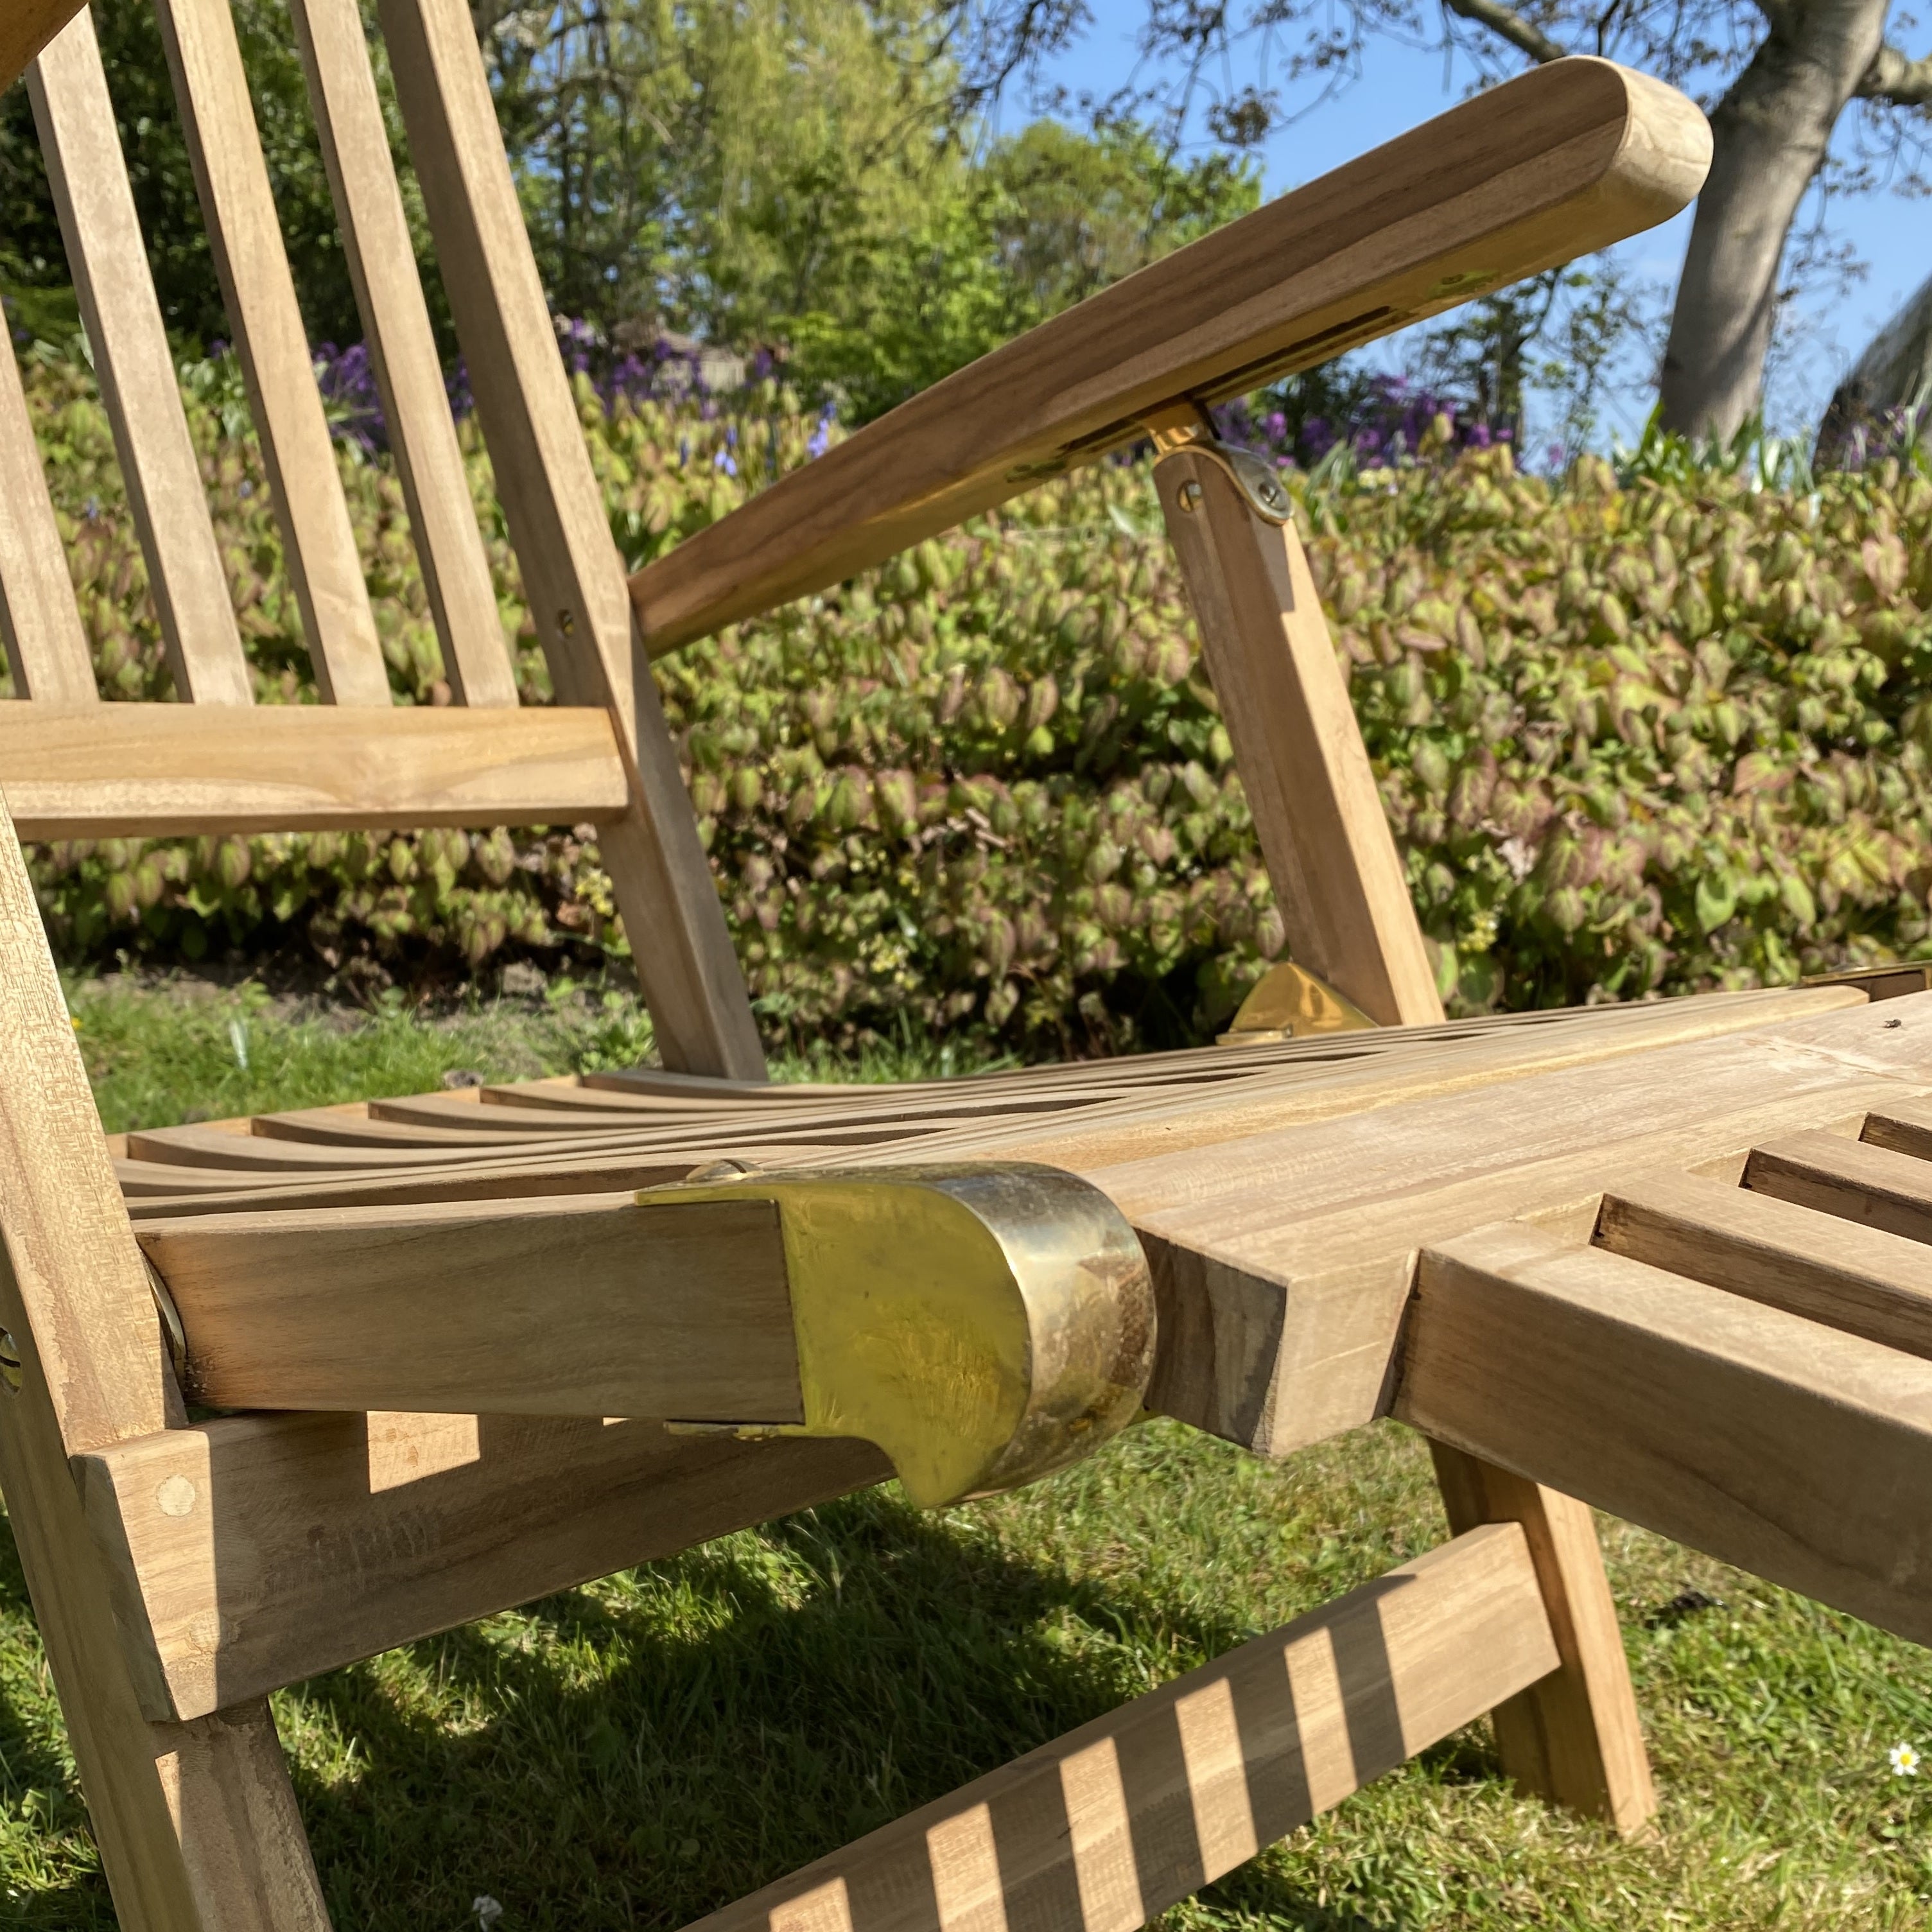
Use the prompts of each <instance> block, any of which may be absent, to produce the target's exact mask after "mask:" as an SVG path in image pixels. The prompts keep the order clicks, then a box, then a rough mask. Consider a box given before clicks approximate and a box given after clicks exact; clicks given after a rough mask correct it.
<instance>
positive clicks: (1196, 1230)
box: [874, 995, 1932, 1488]
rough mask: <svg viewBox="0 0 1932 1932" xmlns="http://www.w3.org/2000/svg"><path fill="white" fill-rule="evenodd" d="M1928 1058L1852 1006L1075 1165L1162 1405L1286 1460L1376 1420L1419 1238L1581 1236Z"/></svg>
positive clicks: (1025, 1141) (1870, 1013) (1870, 1096)
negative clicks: (1125, 1280) (1146, 1330)
mask: <svg viewBox="0 0 1932 1932" xmlns="http://www.w3.org/2000/svg"><path fill="white" fill-rule="evenodd" d="M1920 997H1921V998H1924V999H1925V1000H1926V1001H1927V1004H1928V1006H1932V995H1921V996H1920ZM1894 1010H1896V1009H1895V1008H1894ZM1801 1048H1802V1050H1801ZM1920 1051H1921V1050H1920V1049H1918V1048H1916V1047H1915V1046H1912V1044H1911V1043H1909V1040H1908V1038H1907V1037H1906V1036H1904V1035H1901V1034H1897V1033H1893V1032H1889V1031H1886V1030H1885V1028H1884V1026H1883V1022H1882V1017H1881V1014H1880V1012H1879V1010H1876V1009H1873V1008H1870V1007H1859V1008H1854V1009H1851V1010H1846V1011H1845V1012H1843V1013H1835V1014H1829V1015H1827V1016H1825V1017H1824V1018H1823V1019H1815V1020H1811V1021H1809V1022H1799V1023H1796V1024H1794V1025H1790V1026H1787V1027H1784V1028H1775V1029H1772V1028H1767V1029H1766V1031H1763V1032H1762V1033H1759V1034H1739V1035H1736V1036H1735V1037H1730V1038H1728V1039H1719V1040H1712V1041H1694V1042H1691V1043H1687V1044H1685V1045H1684V1046H1678V1047H1674V1048H1667V1049H1656V1050H1654V1051H1652V1052H1646V1053H1633V1054H1631V1055H1628V1056H1627V1057H1625V1058H1621V1059H1619V1060H1617V1061H1597V1062H1595V1063H1591V1064H1584V1065H1580V1066H1573V1067H1567V1068H1559V1069H1556V1070H1553V1071H1550V1072H1548V1073H1539V1074H1535V1075H1534V1076H1529V1077H1525V1078H1520V1079H1514V1080H1513V1081H1511V1082H1509V1083H1508V1085H1507V1086H1505V1085H1502V1084H1500V1083H1497V1084H1485V1085H1476V1084H1474V1083H1472V1084H1471V1085H1469V1086H1467V1087H1466V1088H1462V1089H1461V1090H1460V1091H1450V1092H1447V1093H1439V1094H1435V1095H1433V1096H1428V1097H1420V1098H1417V1099H1415V1100H1409V1101H1408V1102H1406V1103H1404V1104H1401V1105H1389V1106H1376V1107H1372V1108H1370V1109H1368V1110H1367V1111H1356V1112H1346V1113H1343V1112H1336V1113H1334V1114H1331V1115H1328V1116H1326V1117H1325V1118H1319V1119H1310V1120H1307V1121H1305V1122H1304V1124H1298V1125H1292V1126H1286V1127H1283V1128H1281V1129H1279V1130H1275V1131H1274V1132H1270V1133H1258V1134H1256V1135H1255V1136H1253V1138H1252V1139H1247V1140H1242V1141H1234V1142H1212V1143H1209V1144H1207V1145H1203V1146H1202V1147H1201V1148H1199V1149H1197V1150H1196V1151H1193V1152H1190V1153H1187V1154H1162V1153H1160V1152H1159V1151H1157V1148H1158V1142H1157V1141H1154V1140H1153V1137H1152V1136H1150V1137H1149V1140H1150V1142H1152V1145H1151V1147H1150V1148H1149V1151H1147V1152H1146V1153H1145V1154H1143V1155H1142V1157H1141V1158H1139V1159H1138V1160H1133V1161H1131V1162H1125V1163H1121V1164H1119V1165H1118V1166H1115V1165H1109V1166H1088V1164H1086V1163H1084V1162H1079V1161H1076V1162H1073V1163H1069V1164H1070V1165H1072V1166H1074V1168H1075V1170H1076V1172H1079V1173H1082V1175H1085V1178H1087V1179H1088V1180H1089V1181H1092V1182H1094V1184H1095V1185H1097V1187H1100V1188H1101V1189H1102V1190H1103V1191H1104V1192H1106V1193H1107V1194H1109V1196H1111V1197H1112V1199H1114V1201H1115V1203H1116V1205H1118V1206H1119V1207H1120V1208H1121V1210H1122V1211H1123V1212H1124V1213H1125V1214H1127V1217H1128V1218H1129V1220H1131V1221H1132V1222H1133V1224H1134V1226H1135V1228H1136V1230H1137V1231H1138V1232H1139V1235H1140V1236H1141V1238H1142V1242H1143V1244H1144V1245H1145V1246H1146V1247H1147V1249H1148V1255H1149V1258H1150V1260H1151V1262H1152V1264H1153V1266H1154V1279H1155V1283H1156V1285H1157V1289H1159V1291H1160V1330H1161V1352H1160V1364H1159V1366H1158V1367H1157V1369H1156V1371H1155V1374H1154V1382H1153V1384H1152V1385H1151V1388H1150V1389H1149V1391H1148V1406H1150V1407H1151V1408H1153V1409H1157V1410H1158V1411H1160V1412H1162V1413H1163V1414H1166V1415H1175V1416H1177V1417H1178V1418H1181V1420H1183V1421H1187V1422H1190V1423H1192V1424H1194V1425H1195V1426H1196V1427H1200V1428H1204V1429H1206V1430H1210V1431H1211V1432H1212V1433H1215V1434H1217V1435H1223V1436H1227V1437H1229V1439H1232V1440H1233V1441H1235V1442H1241V1443H1243V1444H1244V1445H1247V1446H1248V1447H1250V1448H1254V1449H1256V1450H1257V1451H1259V1452H1261V1453H1262V1454H1285V1453H1286V1452H1287V1451H1289V1450H1291V1449H1294V1448H1300V1447H1301V1446H1302V1445H1304V1444H1306V1443H1308V1442H1316V1441H1319V1440H1321V1439H1323V1438H1325V1437H1326V1436H1331V1435H1333V1434H1335V1433H1338V1432H1339V1431H1340V1430H1344V1429H1348V1428H1351V1427H1355V1426H1357V1425H1358V1424H1361V1423H1364V1422H1366V1421H1370V1420H1371V1419H1372V1418H1373V1417H1374V1416H1376V1415H1379V1414H1380V1413H1382V1412H1383V1411H1384V1409H1385V1404H1386V1400H1387V1395H1386V1391H1387V1386H1388V1376H1389V1373H1390V1367H1391V1362H1392V1361H1393V1360H1394V1355H1395V1352H1396V1349H1397V1343H1398V1340H1399V1338H1400V1333H1401V1325H1402V1322H1403V1312H1404V1310H1405V1309H1406V1306H1407V1303H1408V1298H1409V1288H1410V1283H1411V1280H1412V1275H1413V1271H1414V1266H1415V1262H1414V1257H1415V1252H1416V1250H1417V1249H1418V1247H1421V1246H1423V1245H1425V1244H1430V1243H1435V1242H1439V1241H1444V1240H1447V1239H1448V1238H1451V1237H1453V1236H1454V1235H1459V1234H1461V1233H1463V1232H1467V1231H1469V1229H1474V1228H1479V1227H1481V1226H1485V1225H1486V1224H1487V1223H1490V1222H1493V1221H1497V1220H1505V1219H1508V1218H1510V1217H1514V1216H1517V1215H1523V1214H1539V1215H1553V1216H1558V1217H1571V1218H1573V1219H1574V1220H1577V1221H1579V1222H1580V1224H1581V1232H1582V1234H1583V1235H1587V1234H1588V1232H1589V1226H1590V1224H1591V1223H1592V1221H1593V1220H1594V1217H1595V1212H1596V1208H1597V1205H1598V1200H1599V1199H1600V1197H1601V1195H1602V1193H1603V1192H1604V1190H1606V1189H1607V1188H1613V1187H1616V1186H1619V1184H1622V1183H1623V1182H1625V1181H1628V1180H1630V1179H1632V1178H1635V1177H1636V1176H1637V1175H1641V1174H1643V1173H1644V1172H1648V1171H1649V1170H1651V1169H1655V1168H1657V1167H1659V1166H1667V1165H1669V1166H1678V1167H1685V1166H1689V1165H1691V1163H1694V1162H1698V1161H1703V1160H1714V1159H1715V1158H1717V1157H1720V1156H1723V1155H1726V1154H1732V1155H1735V1156H1736V1157H1737V1159H1738V1161H1739V1166H1742V1159H1743V1157H1744V1156H1745V1154H1746V1153H1747V1152H1748V1151H1749V1150H1750V1149H1751V1148H1753V1147H1754V1146H1756V1145H1760V1144H1761V1143H1763V1142H1764V1141H1766V1139H1768V1138H1769V1137H1770V1136H1772V1135H1775V1134H1777V1133H1781V1132H1788V1131H1789V1130H1791V1129H1792V1128H1793V1127H1826V1126H1829V1125H1832V1124H1836V1123H1838V1122H1840V1121H1845V1120H1847V1119H1849V1120H1853V1121H1855V1120H1856V1119H1857V1118H1859V1117H1861V1115H1863V1114H1864V1112H1866V1111H1867V1109H1870V1108H1871V1107H1873V1106H1877V1105H1882V1104H1883V1103H1885V1101H1887V1100H1889V1099H1890V1098H1891V1097H1894V1096H1896V1097H1898V1098H1900V1099H1905V1100H1915V1099H1918V1098H1919V1097H1921V1096H1922V1095H1923V1094H1924V1093H1925V1091H1927V1088H1928V1087H1932V1056H1927V1057H1926V1058H1924V1059H1920V1058H1918V1057H1917V1056H1918V1055H1919V1053H1920ZM1861 1063H1862V1064H1861ZM1888 1065H1889V1066H1890V1067H1891V1068H1892V1069H1893V1071H1890V1072H1888V1071H1886V1070H1885V1068H1886V1067H1887V1066H1888ZM1340 1091H1345V1090H1344V1089H1343V1084H1342V1083H1340V1082H1338V1083H1337V1087H1336V1088H1334V1089H1332V1090H1331V1095H1332V1094H1339V1092H1340ZM1358 1091H1363V1092H1364V1093H1365V1094H1366V1091H1369V1085H1368V1083H1367V1082H1364V1083H1363V1086H1362V1088H1361V1089H1358ZM1289 1111H1290V1110H1289V1109H1288V1108H1287V1107H1284V1108H1283V1114H1284V1115H1287V1114H1289ZM1077 1133H1078V1130H1077V1129H1076V1132H1075V1134H1073V1135H1070V1136H1067V1138H1068V1139H1070V1140H1072V1139H1076V1136H1077ZM950 1139H951V1137H950V1136H949V1137H942V1138H940V1139H935V1140H932V1141H927V1142H921V1143H919V1150H918V1157H919V1158H921V1159H931V1158H944V1159H953V1158H956V1157H957V1150H956V1148H954V1147H953V1145H950ZM979 1151H980V1155H981V1156H982V1157H986V1158H1001V1159H1013V1160H1025V1159H1038V1160H1046V1161H1049V1162H1054V1163H1057V1162H1058V1155H1057V1153H1056V1151H1055V1137H1054V1136H1050V1135H1047V1134H1041V1135H1039V1136H1033V1137H1030V1136H1026V1135H1025V1134H1023V1133H1015V1134H1012V1135H1010V1136H1006V1137H1005V1138H1004V1139H1003V1140H1001V1142H990V1141H987V1142H982V1143H981V1145H980V1150H979ZM874 1158H875V1159H876V1160H879V1161H880V1162H881V1163H890V1162H891V1161H892V1160H896V1159H898V1158H900V1157H899V1156H898V1155H897V1154H894V1153H892V1151H886V1152H884V1153H883V1154H880V1155H878V1156H876V1157H874ZM1545 1480H1547V1481H1550V1482H1552V1483H1553V1484H1555V1486H1556V1487H1559V1488H1560V1487H1563V1485H1562V1483H1561V1482H1560V1481H1558V1480H1557V1479H1556V1478H1553V1477H1551V1478H1545Z"/></svg>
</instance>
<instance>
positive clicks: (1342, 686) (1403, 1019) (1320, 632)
mask: <svg viewBox="0 0 1932 1932" xmlns="http://www.w3.org/2000/svg"><path fill="white" fill-rule="evenodd" d="M1154 481H1155V484H1156V487H1157V488H1158V490H1160V502H1161V509H1162V512H1163V515H1164V516H1165V517H1166V523H1167V532H1168V535H1169V538H1170V539H1171V540H1172V543H1173V544H1174V547H1175V553H1176V555H1177V556H1178V557H1179V558H1180V559H1181V573H1182V574H1183V575H1184V577H1185V578H1186V579H1187V594H1188V597H1189V600H1190V601H1191V602H1192V604H1193V607H1194V613H1195V616H1196V619H1197V620H1198V621H1199V625H1200V627H1201V643H1202V652H1203V655H1205V658H1206V659H1207V663H1208V675H1209V676H1210V677H1211V679H1212V680H1213V682H1214V691H1215V694H1216V695H1217V697H1218V698H1219V699H1220V709H1221V717H1222V721H1223V723H1224V724H1226V726H1227V727H1228V735H1229V738H1230V739H1231V740H1232V742H1233V745H1234V748H1235V768H1236V769H1238V771H1239V772H1240V773H1241V790H1242V791H1243V792H1244V793H1245V794H1246V796H1247V801H1248V805H1249V808H1250V810H1251V811H1253V814H1254V819H1255V831H1256V835H1257V836H1258V837H1259V839H1260V841H1261V847H1262V857H1263V858H1264V859H1265V860H1266V862H1267V864H1268V877H1269V879H1270V880H1271V881H1272V883H1273V884H1274V894H1275V902H1276V904H1277V905H1278V906H1279V907H1280V908H1281V915H1282V920H1283V925H1284V926H1285V927H1286V931H1287V934H1288V950H1289V956H1290V957H1291V958H1292V959H1294V960H1295V962H1297V963H1298V965H1302V966H1305V967H1306V968H1307V969H1308V970H1309V971H1310V972H1311V973H1313V974H1315V975H1316V977H1317V978H1318V979H1321V980H1325V981H1327V982H1328V984H1329V985H1331V986H1333V987H1334V988H1335V989H1336V990H1337V992H1340V993H1341V994H1342V995H1343V997H1344V998H1346V999H1349V1000H1351V1001H1353V1002H1354V1003H1355V1004H1356V1005H1357V1006H1358V1007H1361V1010H1362V1011H1363V1012H1364V1013H1367V1015H1368V1016H1369V1017H1370V1019H1373V1020H1376V1021H1379V1022H1380V1023H1381V1024H1382V1025H1384V1026H1428V1025H1433V1024H1436V1023H1438V1022H1440V1021H1441V1020H1442V998H1441V997H1440V996H1439V995H1438V993H1437V992H1436V976H1435V974H1434V972H1433V971H1432V970H1431V968H1430V964H1429V958H1428V955H1427V953H1425V952H1424V950H1423V946H1422V929H1421V927H1420V926H1418V925H1417V923H1416V919H1415V907H1414V906H1413V905H1412V904H1411V903H1410V901H1409V881H1408V878H1407V877H1406V874H1404V872H1403V864H1402V860H1401V859H1400V856H1398V855H1397V851H1396V849H1395V841H1394V838H1391V836H1390V835H1389V828H1388V818H1387V817H1385V814H1384V813H1383V811H1382V798H1381V796H1380V794H1379V793H1378V792H1377V790H1376V779H1375V774H1374V772H1373V771H1371V770H1370V768H1369V754H1368V752H1367V749H1366V748H1364V745H1363V743H1362V734H1361V728H1360V727H1359V726H1358V724H1356V722H1355V712H1354V709H1352V706H1350V704H1349V687H1348V684H1347V682H1346V680H1345V679H1344V678H1343V675H1342V672H1341V670H1340V667H1339V666H1338V665H1337V663H1336V661H1335V646H1334V642H1333V640H1331V638H1330V637H1329V635H1328V622H1327V620H1326V619H1325V618H1324V617H1323V616H1322V605H1321V602H1320V601H1319V598H1317V597H1316V594H1315V583H1314V580H1313V578H1312V577H1310V574H1309V571H1308V559H1307V557H1306V556H1304V554H1303V552H1302V548H1301V539H1300V538H1298V536H1297V535H1295V530H1294V527H1293V526H1292V525H1289V526H1282V525H1280V524H1277V523H1269V522H1268V521H1267V520H1265V519H1264V518H1263V517H1259V516H1257V515H1256V514H1255V512H1254V511H1253V509H1252V508H1250V505H1249V504H1248V502H1247V499H1245V498H1244V496H1242V494H1241V491H1240V490H1239V489H1238V488H1237V487H1236V486H1235V482H1234V480H1233V478H1232V477H1230V476H1229V475H1228V473H1227V472H1226V470H1225V469H1223V468H1222V467H1221V466H1220V464H1219V463H1216V462H1214V460H1211V458H1207V457H1204V456H1202V455H1197V454H1195V453H1193V452H1190V451H1187V450H1181V451H1178V452H1175V454H1173V455H1169V456H1166V457H1164V458H1163V459H1162V460H1161V461H1160V463H1158V464H1157V465H1156V466H1155V469H1154Z"/></svg>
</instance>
